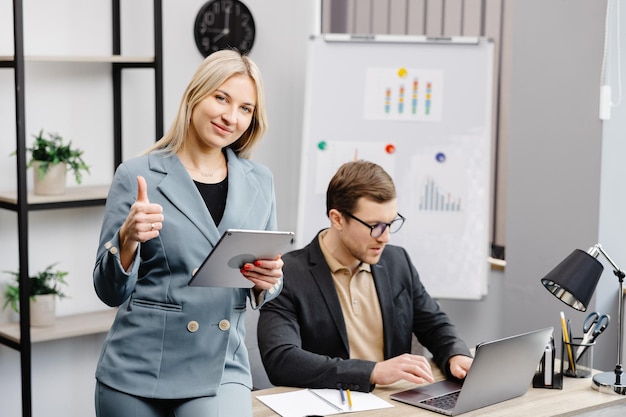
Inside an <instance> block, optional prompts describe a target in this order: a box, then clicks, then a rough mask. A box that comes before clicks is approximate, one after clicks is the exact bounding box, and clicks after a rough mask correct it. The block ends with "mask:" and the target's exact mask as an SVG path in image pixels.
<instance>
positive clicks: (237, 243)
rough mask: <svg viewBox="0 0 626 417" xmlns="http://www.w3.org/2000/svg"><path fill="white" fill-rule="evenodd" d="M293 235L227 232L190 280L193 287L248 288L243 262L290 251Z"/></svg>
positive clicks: (271, 257) (266, 231)
mask: <svg viewBox="0 0 626 417" xmlns="http://www.w3.org/2000/svg"><path fill="white" fill-rule="evenodd" d="M294 238H295V234H294V233H293V232H279V231H270V230H243V229H229V230H227V231H225V232H224V234H223V235H222V237H221V238H220V240H219V242H217V245H215V247H214V248H213V250H212V251H211V253H209V256H207V257H206V259H205V260H204V261H203V262H202V265H200V268H198V270H197V271H196V273H195V275H194V276H193V277H192V278H191V281H189V285H191V286H194V287H229V288H251V287H252V286H253V285H254V284H253V283H252V282H251V281H250V280H248V279H246V278H245V277H244V276H243V275H241V272H240V270H241V268H242V266H243V265H244V264H245V263H249V262H254V261H255V260H256V259H274V258H276V256H278V255H279V254H284V253H286V252H288V251H289V250H291V249H292V248H293V245H294Z"/></svg>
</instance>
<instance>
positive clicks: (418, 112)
mask: <svg viewBox="0 0 626 417" xmlns="http://www.w3.org/2000/svg"><path fill="white" fill-rule="evenodd" d="M364 105H365V107H364V115H365V119H370V120H406V121H419V122H439V121H441V117H442V111H443V106H444V103H443V71H440V70H427V69H415V68H405V67H400V68H368V69H367V74H366V82H365V101H364Z"/></svg>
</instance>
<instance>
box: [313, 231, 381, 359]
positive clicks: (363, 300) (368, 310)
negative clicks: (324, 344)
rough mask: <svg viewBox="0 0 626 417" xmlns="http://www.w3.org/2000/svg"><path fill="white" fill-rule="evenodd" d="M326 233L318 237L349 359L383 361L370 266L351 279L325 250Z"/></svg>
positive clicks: (347, 271)
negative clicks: (343, 326) (339, 313)
mask: <svg viewBox="0 0 626 417" xmlns="http://www.w3.org/2000/svg"><path fill="white" fill-rule="evenodd" d="M327 232H328V231H323V232H322V233H320V235H319V243H320V248H321V249H322V254H323V255H324V259H326V263H327V264H328V266H329V268H330V271H331V274H332V276H333V280H334V281H335V288H336V290H337V295H338V296H339V302H340V303H341V309H342V310H343V318H344V321H345V323H346V330H347V332H348V343H349V346H350V358H351V359H365V360H370V361H375V362H380V361H383V360H384V355H383V318H382V314H381V311H380V303H379V302H378V295H377V293H376V286H375V285H374V278H373V277H372V271H371V268H370V265H369V264H364V263H361V265H359V269H358V270H357V271H356V273H355V274H354V275H352V273H351V272H350V268H348V267H346V266H344V265H342V264H341V263H340V262H339V261H338V260H337V259H336V258H335V257H334V256H333V255H332V254H331V253H330V251H329V250H328V248H326V246H324V240H323V237H324V235H325V234H326V233H327Z"/></svg>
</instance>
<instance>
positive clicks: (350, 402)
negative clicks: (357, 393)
mask: <svg viewBox="0 0 626 417" xmlns="http://www.w3.org/2000/svg"><path fill="white" fill-rule="evenodd" d="M346 393H347V394H348V406H349V407H350V410H352V396H351V395H350V389H347V390H346Z"/></svg>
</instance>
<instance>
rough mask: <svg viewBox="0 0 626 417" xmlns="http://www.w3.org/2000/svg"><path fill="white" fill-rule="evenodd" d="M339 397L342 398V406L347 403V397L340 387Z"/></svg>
mask: <svg viewBox="0 0 626 417" xmlns="http://www.w3.org/2000/svg"><path fill="white" fill-rule="evenodd" d="M339 396H341V404H345V403H346V397H345V396H344V395H343V388H341V387H339Z"/></svg>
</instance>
